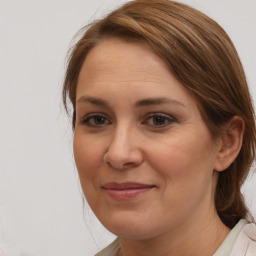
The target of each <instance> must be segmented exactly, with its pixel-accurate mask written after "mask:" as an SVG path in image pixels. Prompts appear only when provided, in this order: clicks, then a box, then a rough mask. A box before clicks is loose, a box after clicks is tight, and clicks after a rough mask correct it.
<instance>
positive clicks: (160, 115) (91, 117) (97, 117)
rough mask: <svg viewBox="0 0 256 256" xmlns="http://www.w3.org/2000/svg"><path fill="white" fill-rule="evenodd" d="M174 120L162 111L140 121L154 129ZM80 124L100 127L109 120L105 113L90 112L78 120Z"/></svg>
mask: <svg viewBox="0 0 256 256" xmlns="http://www.w3.org/2000/svg"><path fill="white" fill-rule="evenodd" d="M156 118H158V120H156ZM101 121H102V123H101V124H99V123H98V124H97V122H101ZM106 121H107V122H106ZM150 121H151V122H150ZM154 121H158V122H159V121H161V122H163V123H162V124H161V123H160V124H156V123H154ZM175 121H176V120H175V118H173V117H170V116H169V115H165V114H163V113H153V114H151V115H150V116H148V117H147V118H146V119H145V121H143V122H142V124H143V125H148V126H151V127H154V128H156V129H161V128H165V127H168V126H169V125H171V124H172V123H173V122H175ZM91 122H93V123H91ZM80 124H82V125H86V126H88V127H92V128H101V127H104V126H106V125H109V124H111V121H109V119H108V117H106V116H105V115H103V114H101V113H95V114H91V115H89V116H87V117H86V118H84V119H83V120H82V121H81V122H80Z"/></svg>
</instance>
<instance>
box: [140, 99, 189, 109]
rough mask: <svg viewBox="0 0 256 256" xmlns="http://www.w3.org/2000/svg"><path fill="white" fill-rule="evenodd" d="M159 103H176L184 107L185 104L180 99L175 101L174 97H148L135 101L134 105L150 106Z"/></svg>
mask: <svg viewBox="0 0 256 256" xmlns="http://www.w3.org/2000/svg"><path fill="white" fill-rule="evenodd" d="M161 104H171V105H178V106H181V107H186V106H185V104H183V103H182V102H180V101H177V100H175V99H171V98H148V99H143V100H139V101H137V102H136V103H135V106H136V107H145V106H151V105H161Z"/></svg>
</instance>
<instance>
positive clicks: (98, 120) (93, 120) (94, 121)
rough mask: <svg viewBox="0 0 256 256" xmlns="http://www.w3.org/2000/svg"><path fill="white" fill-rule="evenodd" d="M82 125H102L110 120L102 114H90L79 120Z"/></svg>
mask: <svg viewBox="0 0 256 256" xmlns="http://www.w3.org/2000/svg"><path fill="white" fill-rule="evenodd" d="M80 123H81V124H82V125H87V126H90V127H102V126H105V125H108V124H110V121H109V120H108V119H107V118H106V117H105V116H103V115H99V114H96V115H90V116H88V117H86V118H85V119H83V120H82V121H81V122H80Z"/></svg>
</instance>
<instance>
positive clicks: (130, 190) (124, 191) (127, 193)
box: [102, 182, 156, 201]
mask: <svg viewBox="0 0 256 256" xmlns="http://www.w3.org/2000/svg"><path fill="white" fill-rule="evenodd" d="M155 187H156V186H154V185H147V184H140V183H134V182H126V183H116V182H112V183H107V184H105V185H104V186H102V189H104V190H105V191H106V193H107V194H108V195H109V196H110V197H112V198H113V199H115V200H118V201H122V200H131V199H134V198H136V197H138V196H140V195H142V194H144V193H146V192H148V191H150V190H152V189H153V188H155Z"/></svg>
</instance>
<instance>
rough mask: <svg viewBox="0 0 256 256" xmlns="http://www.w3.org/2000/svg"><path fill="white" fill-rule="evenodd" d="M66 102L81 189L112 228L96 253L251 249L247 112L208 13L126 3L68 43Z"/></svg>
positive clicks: (239, 78) (229, 51) (231, 57)
mask: <svg viewBox="0 0 256 256" xmlns="http://www.w3.org/2000/svg"><path fill="white" fill-rule="evenodd" d="M67 98H68V99H69V100H70V101H71V103H72V107H73V128H74V156H75V161H76V165H77V169H78V172H79V177H80V181H81V185H82V188H83V192H84V195H85V197H86V199H87V201H88V203H89V205H90V207H91V208H92V210H93V211H94V213H95V215H96V216H97V217H98V219H99V220H100V221H101V222H102V224H103V225H104V226H105V227H106V228H107V229H108V230H109V231H110V232H112V233H114V234H116V235H117V236H118V239H117V240H116V241H115V242H114V243H112V244H111V245H110V246H108V247H107V248H105V249H104V250H103V251H102V252H100V253H99V254H97V255H119V256H120V255H126V256H127V255H136V256H138V255H159V256H161V255H256V253H255V252H256V249H255V248H256V242H255V240H256V229H255V225H254V224H249V223H248V221H253V220H252V217H250V216H251V215H250V213H249V211H248V209H247V208H246V205H245V203H244V200H243V196H242V194H241V192H240V188H241V185H242V184H243V182H244V180H245V178H246V176H247V174H248V172H249V168H250V166H251V163H252V162H253V160H254V158H255V141H256V139H255V138H256V137H255V134H256V133H255V121H254V120H255V119H254V111H253V107H252V103H251V98H250V94H249V91H248V87H247V83H246V78H245V75H244V71H243V68H242V66H241V63H240V61H239V57H238V55H237V52H236V50H235V48H234V46H233V44H232V42H231V41H230V39H229V37H228V36H227V34H226V33H225V32H224V31H223V29H222V28H221V27H220V26H219V25H217V24H216V23H215V22H214V21H213V20H211V19H210V18H208V17H207V16H205V15H204V14H202V13H200V12H199V11H197V10H194V9H193V8H191V7H189V6H186V5H184V4H181V3H177V2H174V1H169V0H137V1H131V2H129V3H127V4H125V5H124V6H122V7H120V8H119V9H117V10H115V11H113V12H112V13H110V14H109V15H108V16H106V17H105V18H103V19H101V20H99V21H97V22H95V23H93V24H91V25H90V26H89V28H88V29H87V31H86V32H85V33H84V35H83V36H82V38H81V39H80V40H79V42H78V43H77V44H76V45H75V47H74V48H73V50H72V52H71V55H70V59H69V63H68V68H67V72H66V78H65V82H64V88H63V99H64V104H65V106H66V105H67Z"/></svg>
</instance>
